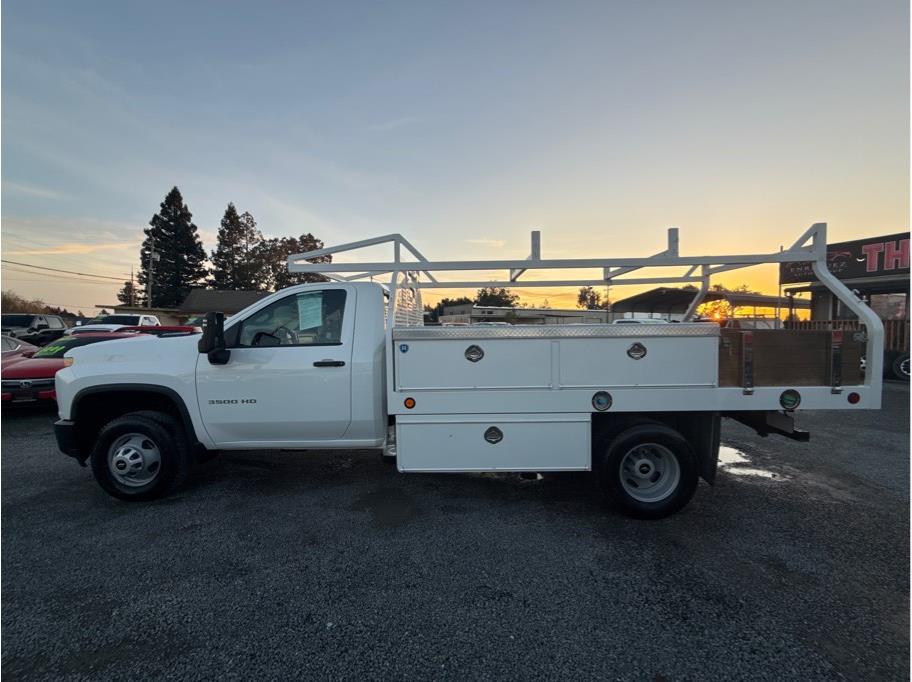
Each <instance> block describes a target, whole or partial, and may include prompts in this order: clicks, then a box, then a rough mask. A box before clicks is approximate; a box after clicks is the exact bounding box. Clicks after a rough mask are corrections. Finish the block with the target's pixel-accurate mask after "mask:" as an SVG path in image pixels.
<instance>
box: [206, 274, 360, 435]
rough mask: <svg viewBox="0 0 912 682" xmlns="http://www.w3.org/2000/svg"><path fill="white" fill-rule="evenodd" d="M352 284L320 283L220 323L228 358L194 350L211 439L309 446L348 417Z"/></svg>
mask: <svg viewBox="0 0 912 682" xmlns="http://www.w3.org/2000/svg"><path fill="white" fill-rule="evenodd" d="M355 296H356V292H355V289H354V287H346V286H345V285H332V284H327V285H326V286H325V287H323V288H320V289H306V290H301V291H298V292H295V293H293V294H289V295H287V296H284V297H282V298H280V299H278V300H276V301H273V302H272V303H269V304H268V305H266V306H263V307H260V308H258V309H256V310H254V311H253V312H252V313H250V314H249V315H247V316H246V318H245V319H242V320H239V321H238V322H237V323H235V324H232V325H230V326H228V328H227V329H226V330H225V340H226V345H227V346H228V347H229V349H230V351H231V357H230V359H229V361H228V363H227V364H225V365H212V364H210V363H209V361H208V359H207V357H206V356H205V355H200V357H199V360H198V361H197V366H196V382H197V396H198V399H199V406H200V412H201V414H202V417H203V422H204V424H205V426H206V430H207V431H208V433H209V436H210V437H211V438H212V439H213V440H214V441H215V442H216V443H217V444H219V445H228V444H246V443H249V444H250V445H255V444H258V445H263V444H274V445H276V446H277V447H279V446H281V447H296V446H298V447H310V446H312V445H314V444H319V443H320V442H321V441H329V440H335V439H339V438H342V436H343V435H344V434H345V431H346V430H347V429H348V425H349V423H350V422H351V358H352V343H353V338H354V317H355V315H354V312H355Z"/></svg>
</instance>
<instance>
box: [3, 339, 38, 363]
mask: <svg viewBox="0 0 912 682" xmlns="http://www.w3.org/2000/svg"><path fill="white" fill-rule="evenodd" d="M0 347H2V349H3V359H4V360H7V359H9V358H18V357H23V356H24V357H27V358H30V357H32V355H34V354H35V353H36V352H37V351H38V346H33V345H32V344H30V343H27V342H25V341H23V340H22V339H17V338H14V337H12V336H7V335H6V334H4V335H3V336H2V337H0Z"/></svg>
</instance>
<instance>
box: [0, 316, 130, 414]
mask: <svg viewBox="0 0 912 682" xmlns="http://www.w3.org/2000/svg"><path fill="white" fill-rule="evenodd" d="M137 336H139V334H137V333H136V332H125V333H121V332H101V333H98V334H80V335H79V336H68V337H64V338H62V339H59V340H57V341H55V342H54V343H52V344H49V345H47V346H44V347H43V348H36V349H35V354H34V355H32V356H18V357H11V358H9V359H7V358H4V359H3V365H2V368H0V379H2V381H0V383H2V387H3V391H2V400H3V402H4V403H34V402H39V401H50V400H55V399H56V398H57V394H56V393H55V391H54V375H55V374H57V371H58V370H60V369H63V368H64V367H65V366H66V358H64V357H63V356H64V353H66V352H67V351H68V350H72V349H73V348H78V347H80V346H88V345H89V344H93V343H98V342H99V341H111V340H113V339H131V338H136V337H137Z"/></svg>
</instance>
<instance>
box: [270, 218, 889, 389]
mask: <svg viewBox="0 0 912 682" xmlns="http://www.w3.org/2000/svg"><path fill="white" fill-rule="evenodd" d="M826 231H827V226H826V223H815V224H813V225H811V226H810V227H809V228H808V229H807V230H805V232H804V233H803V234H802V235H801V236H800V237H799V238H798V239H797V240H796V241H795V243H794V244H792V245H791V246H790V247H789V248H787V249H783V250H781V251H777V252H773V253H760V254H735V255H721V256H712V255H707V256H681V255H680V253H679V240H678V229H677V228H674V227H672V228H669V229H668V236H667V246H666V248H665V249H664V250H662V251H660V252H658V253H655V254H653V255H651V256H646V257H640V258H561V259H546V258H543V257H542V254H541V233H540V232H538V231H533V232H532V239H531V250H530V255H529V257H528V258H526V259H524V260H509V259H508V260H465V261H432V260H429V259H427V258H426V257H425V256H424V255H423V254H422V253H421V252H420V251H418V249H416V248H415V247H414V246H413V245H412V244H411V243H410V242H409V241H408V240H407V239H405V237H403V236H402V235H400V234H388V235H383V236H380V237H374V238H372V239H364V240H361V241H357V242H351V243H348V244H341V245H339V246H332V247H327V248H323V249H317V250H314V251H308V252H306V253H299V254H295V255H292V256H289V257H288V269H289V271H290V272H302V273H303V272H308V273H319V274H322V275H324V276H326V277H328V278H329V279H331V280H333V281H337V282H353V281H357V280H364V279H368V278H370V279H373V278H380V277H385V276H387V275H388V276H389V278H388V280H387V281H386V282H384V284H386V285H387V286H388V287H389V290H390V294H391V295H390V311H389V313H390V314H389V319H396V318H395V307H396V299H397V296H396V291H397V289H398V288H399V287H406V288H408V289H410V290H412V291H413V292H416V293H417V292H419V291H420V290H421V289H462V288H477V287H579V286H605V285H609V284H610V285H611V286H621V285H643V284H663V283H672V282H676V283H693V284H698V285H699V286H698V287H697V288H696V289H695V291H694V298H693V300H692V301H691V303H690V305H689V306H688V308H687V311H686V312H685V315H684V320H685V321H687V320H689V319H691V318H692V317H693V315H694V313H695V312H696V309H697V307H698V306H699V305H700V303H702V302H703V299H704V297H705V296H706V294H707V292H708V291H709V286H710V279H711V277H712V276H713V275H716V274H719V273H722V272H729V271H732V270H738V269H740V268H745V267H750V266H752V265H759V264H763V263H790V262H811V264H812V268H813V272H814V274H815V276H816V277H817V279H818V280H819V281H820V282H821V283H822V284H824V285H825V286H826V287H827V288H828V289H829V290H830V291H831V292H833V294H834V295H835V296H836V297H837V298H838V299H839V300H840V301H841V302H842V303H844V304H845V305H846V307H847V308H848V309H849V310H851V311H853V312H854V313H855V314H856V315H857V316H858V319H859V320H861V321H862V322H863V323H864V325H865V327H866V329H867V337H868V338H867V350H866V361H867V371H866V383H867V382H870V381H872V380H876V381H877V382H878V384H879V381H880V379H879V377H880V374H881V372H882V366H883V336H884V332H883V323H882V322H881V320H880V318H879V317H878V316H877V315H876V314H875V313H874V311H873V310H871V309H870V308H869V307H868V306H867V305H865V304H864V303H863V302H862V301H861V300H860V299H859V298H858V297H857V296H856V295H855V294H853V293H852V291H851V290H849V289H848V287H846V286H845V285H844V284H843V283H842V282H841V281H840V280H839V279H838V278H837V277H836V276H835V275H833V274H832V273H831V272H830V271H829V269H828V268H827V260H826V259H827V239H826ZM382 244H391V245H392V246H393V260H391V261H379V262H366V263H338V262H336V263H311V262H307V261H308V260H311V259H314V258H319V257H321V256H331V255H336V254H341V253H347V252H352V251H358V250H360V249H365V248H367V247H372V246H378V245H382ZM406 254H407V255H408V256H409V257H410V258H411V259H412V260H404V259H403V256H404V255H406ZM642 268H683V269H684V271H683V273H678V274H669V275H666V276H651V277H629V276H627V275H630V273H635V272H636V271H637V270H640V269H642ZM591 269H600V270H601V271H602V277H601V278H599V279H593V278H592V277H591V276H589V277H583V276H582V275H581V276H580V277H577V278H570V279H553V280H532V279H521V277H522V276H523V275H524V274H525V273H527V272H529V271H533V270H591ZM479 270H484V271H496V270H500V271H503V272H504V277H502V278H500V279H493V280H484V279H465V280H458V281H452V280H450V281H440V280H438V279H437V275H438V274H439V273H443V272H459V271H463V272H471V271H479ZM418 300H419V302H420V298H419V299H418Z"/></svg>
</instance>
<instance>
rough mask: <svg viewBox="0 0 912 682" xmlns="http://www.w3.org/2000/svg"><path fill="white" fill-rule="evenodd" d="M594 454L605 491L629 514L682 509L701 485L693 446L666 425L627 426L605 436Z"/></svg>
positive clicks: (654, 514)
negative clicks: (615, 433) (616, 432)
mask: <svg viewBox="0 0 912 682" xmlns="http://www.w3.org/2000/svg"><path fill="white" fill-rule="evenodd" d="M594 454H595V458H596V466H597V470H598V474H599V481H600V483H601V486H602V490H603V491H604V492H605V494H606V495H607V496H608V499H609V501H610V502H611V504H613V505H614V506H615V507H617V508H618V509H620V510H621V511H623V512H624V513H625V514H627V515H629V516H633V517H636V518H641V519H660V518H664V517H666V516H669V515H670V514H673V513H675V512H676V511H678V510H680V509H681V508H682V507H684V506H685V505H686V504H687V503H688V502H689V501H690V498H691V497H693V494H694V492H695V491H696V489H697V481H698V479H699V473H698V471H697V459H696V456H695V455H694V452H693V448H691V446H690V444H689V443H688V442H687V440H686V439H685V438H684V437H683V436H682V435H681V434H680V433H678V432H677V431H675V430H674V429H672V428H670V427H668V426H665V425H664V424H659V423H649V424H639V425H637V426H633V427H631V428H628V429H626V430H624V431H622V432H621V433H619V434H617V435H616V436H614V437H611V438H608V439H605V441H603V443H602V444H601V446H600V447H599V449H598V450H597V451H596V453H594Z"/></svg>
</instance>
